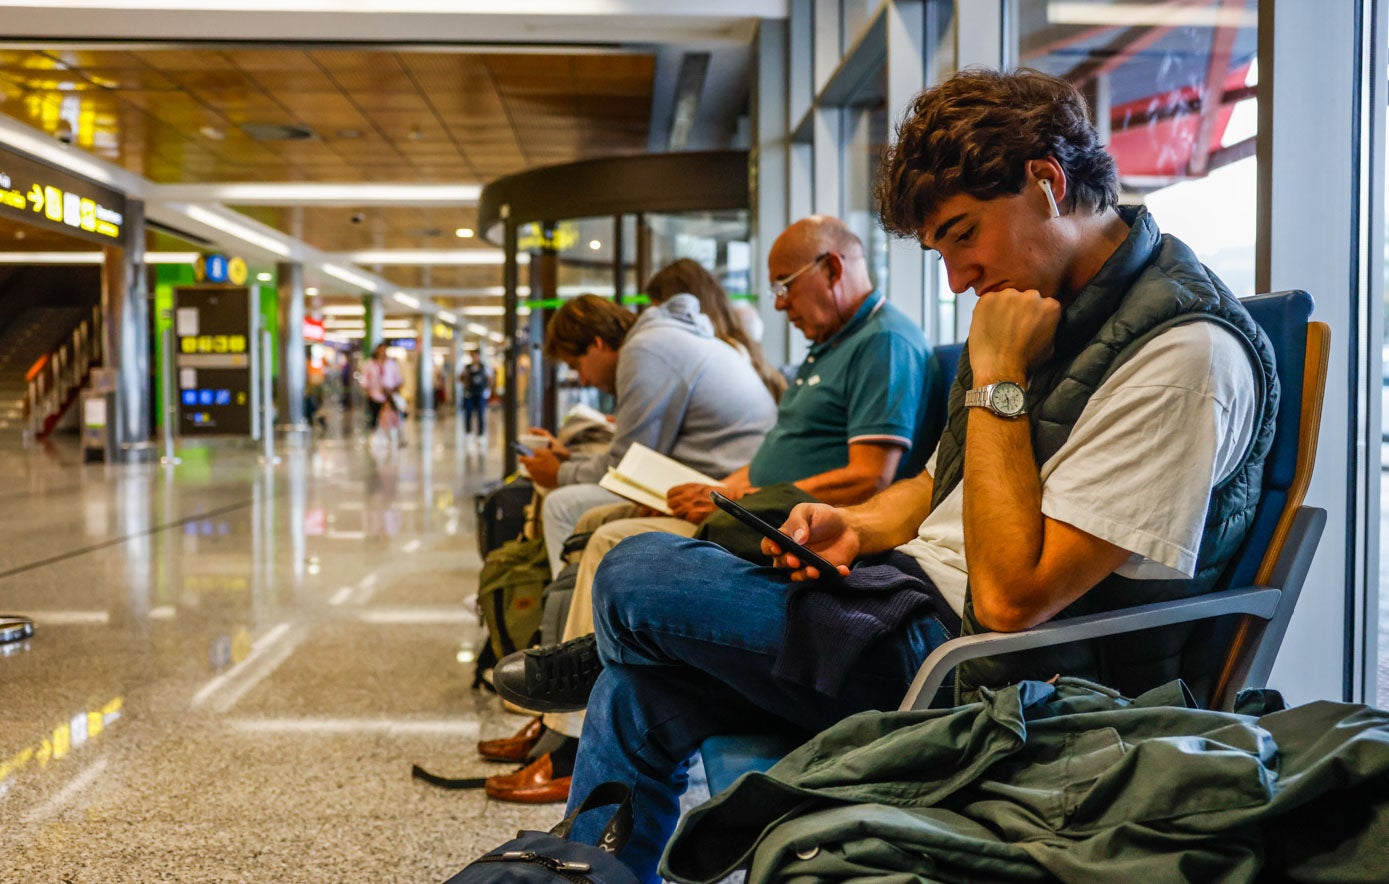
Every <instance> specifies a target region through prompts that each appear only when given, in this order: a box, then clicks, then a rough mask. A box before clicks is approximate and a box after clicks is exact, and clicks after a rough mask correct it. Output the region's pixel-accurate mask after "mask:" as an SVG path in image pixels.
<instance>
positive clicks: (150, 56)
mask: <svg viewBox="0 0 1389 884" xmlns="http://www.w3.org/2000/svg"><path fill="white" fill-rule="evenodd" d="M131 54H132V55H134V56H135V57H136V58H138V59H139V60H140V61H141V62H143V63H144V64H146V65H148V66H149V67H152V68H154V69H155V70H158V71H163V72H165V73H166V74H174V73H182V72H196V71H224V70H226V69H227V68H228V67H230V65H231V63H230V61H229V60H228V58H227V57H226V56H225V55H224V54H222V53H221V52H217V51H216V50H211V49H149V50H140V51H138V52H134V53H131ZM174 79H179V77H177V76H175V77H174Z"/></svg>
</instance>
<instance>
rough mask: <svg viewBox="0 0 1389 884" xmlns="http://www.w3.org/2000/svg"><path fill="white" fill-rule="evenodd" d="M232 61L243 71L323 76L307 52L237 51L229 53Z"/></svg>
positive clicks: (286, 50)
mask: <svg viewBox="0 0 1389 884" xmlns="http://www.w3.org/2000/svg"><path fill="white" fill-rule="evenodd" d="M228 55H229V57H230V59H231V61H232V63H233V64H235V65H236V66H237V67H238V68H240V69H241V70H243V71H266V72H274V73H275V74H276V75H280V74H289V73H296V74H307V73H314V74H317V75H319V76H322V75H323V70H322V68H320V67H319V65H318V63H317V62H315V61H314V60H313V59H312V58H310V57H309V54H308V53H307V52H299V51H296V50H290V49H236V50H234V51H232V52H230V53H228Z"/></svg>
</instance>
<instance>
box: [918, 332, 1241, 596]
mask: <svg viewBox="0 0 1389 884" xmlns="http://www.w3.org/2000/svg"><path fill="white" fill-rule="evenodd" d="M1257 406H1258V387H1257V383H1256V380H1255V374H1254V366H1253V365H1252V364H1251V363H1250V361H1249V355H1248V351H1247V350H1246V349H1245V346H1244V345H1243V344H1242V343H1241V342H1240V341H1239V339H1237V338H1236V337H1235V335H1234V334H1233V333H1232V332H1230V331H1229V330H1227V329H1226V328H1225V327H1223V326H1221V325H1218V324H1216V323H1214V322H1191V323H1187V324H1185V325H1179V326H1177V327H1175V328H1173V329H1170V330H1168V331H1165V332H1163V333H1162V334H1160V335H1158V336H1157V337H1156V338H1154V339H1153V340H1151V341H1149V342H1148V343H1147V344H1145V345H1144V346H1143V348H1142V349H1141V350H1139V351H1138V352H1137V353H1136V354H1134V356H1133V357H1132V358H1130V359H1129V360H1128V361H1127V362H1125V363H1124V364H1123V365H1122V366H1120V368H1119V369H1118V370H1117V371H1115V372H1114V374H1113V375H1111V376H1110V377H1109V379H1108V380H1106V381H1105V382H1104V383H1103V384H1101V385H1100V387H1099V389H1098V390H1096V391H1095V394H1094V395H1093V396H1091V397H1090V401H1089V402H1088V403H1086V406H1085V410H1084V411H1082V412H1081V414H1080V419H1079V420H1077V421H1076V425H1075V427H1074V428H1073V429H1072V431H1071V435H1070V437H1069V438H1068V439H1067V440H1066V444H1065V445H1063V446H1062V447H1061V449H1060V450H1059V451H1057V452H1056V454H1054V455H1053V456H1052V457H1051V458H1050V459H1049V460H1048V461H1047V462H1046V463H1045V464H1043V465H1042V470H1041V479H1042V513H1043V514H1044V515H1046V516H1048V517H1050V518H1052V519H1055V520H1057V521H1059V522H1065V523H1066V524H1068V525H1071V526H1073V527H1076V528H1079V529H1080V530H1082V531H1085V532H1086V533H1088V534H1092V535H1094V536H1096V537H1098V538H1100V539H1101V540H1105V541H1108V542H1109V543H1112V544H1114V545H1115V546H1118V547H1120V548H1122V549H1126V550H1128V551H1129V552H1131V553H1132V555H1131V556H1130V557H1129V560H1128V561H1127V562H1125V563H1124V564H1123V565H1122V566H1120V568H1119V569H1118V571H1117V573H1118V574H1121V575H1123V576H1125V577H1130V578H1133V579H1137V580H1170V579H1173V578H1182V577H1190V576H1192V574H1194V573H1195V570H1196V554H1197V549H1198V547H1199V546H1200V543H1201V531H1202V528H1203V527H1204V525H1205V520H1206V506H1207V504H1208V503H1209V502H1210V492H1211V489H1212V488H1213V487H1214V486H1215V485H1216V484H1217V483H1218V482H1219V481H1220V480H1221V479H1224V478H1225V477H1226V476H1227V475H1228V474H1229V473H1230V472H1231V471H1232V470H1234V469H1235V467H1237V466H1239V463H1240V460H1241V459H1242V458H1243V456H1244V452H1245V449H1246V448H1247V447H1248V446H1249V443H1250V439H1251V438H1252V436H1253V433H1254V420H1255V413H1254V412H1255V408H1256V407H1257ZM939 450H940V449H939V447H937V450H936V454H938V453H939ZM936 454H932V455H931V460H930V462H929V463H927V464H926V471H927V472H928V473H931V474H932V475H934V474H935V469H936ZM997 540H998V541H999V542H1001V543H1006V542H1007V541H1008V538H1006V537H1000V538H997ZM898 549H900V550H902V552H905V553H907V554H908V555H910V556H911V557H912V558H914V559H916V560H917V561H918V562H919V563H920V564H921V568H922V570H923V571H925V572H926V574H927V575H928V576H929V577H930V578H931V580H932V581H933V582H934V583H935V584H936V587H937V588H938V589H939V590H940V591H941V594H942V595H943V596H944V597H945V599H946V600H947V601H948V602H949V603H950V606H951V607H952V608H954V609H955V610H956V611H957V612H958V611H963V609H964V602H965V583H966V574H967V572H968V566H967V563H966V561H965V529H964V483H963V482H961V483H959V484H958V485H956V486H955V488H954V490H952V491H951V492H950V494H949V496H947V497H946V498H945V500H943V501H941V503H940V505H939V506H938V507H936V509H935V510H933V511H932V512H931V514H930V515H929V516H927V517H926V521H924V522H922V523H921V527H920V529H919V530H918V532H917V537H916V538H915V539H913V540H911V541H909V542H907V543H905V544H903V545H902V546H900V547H898Z"/></svg>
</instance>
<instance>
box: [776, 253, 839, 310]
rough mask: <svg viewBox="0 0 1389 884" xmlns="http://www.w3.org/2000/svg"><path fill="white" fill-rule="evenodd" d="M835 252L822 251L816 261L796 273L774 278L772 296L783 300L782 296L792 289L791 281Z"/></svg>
mask: <svg viewBox="0 0 1389 884" xmlns="http://www.w3.org/2000/svg"><path fill="white" fill-rule="evenodd" d="M833 254H834V252H821V253H820V254H818V255H816V256H815V260H814V261H811V262H810V263H809V264H807V265H805V266H804V267H802V268H801V269H799V270H797V271H796V272H795V273H792V274H790V275H789V276H783V277H781V278H780V279H774V280H772V284H771V287H770V288H771V293H772V297H773V298H775V299H777V300H781V299H782V298H784V297H786V293H787V292H788V291H790V289H791V283H793V282H795V281H796V277H798V276H800V275H801V274H802V273H805V272H806V271H807V270H809V269H810V268H812V267H814V266H815V265H816V264H819V263H820V262H821V261H823V260H825V259H826V258H828V257H829V256H830V255H833Z"/></svg>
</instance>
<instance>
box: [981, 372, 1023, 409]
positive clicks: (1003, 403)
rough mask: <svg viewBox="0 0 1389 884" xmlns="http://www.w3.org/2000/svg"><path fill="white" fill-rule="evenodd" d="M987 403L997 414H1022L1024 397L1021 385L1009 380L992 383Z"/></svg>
mask: <svg viewBox="0 0 1389 884" xmlns="http://www.w3.org/2000/svg"><path fill="white" fill-rule="evenodd" d="M989 404H990V405H992V406H993V410H994V411H996V412H998V413H999V414H1006V415H1009V416H1016V415H1019V414H1022V412H1023V406H1024V405H1025V404H1026V399H1025V396H1024V394H1023V389H1022V387H1019V386H1018V385H1017V384H1014V383H1012V382H1010V381H1003V382H1002V383H999V384H995V385H994V389H993V395H992V396H991V397H990V403H989Z"/></svg>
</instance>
